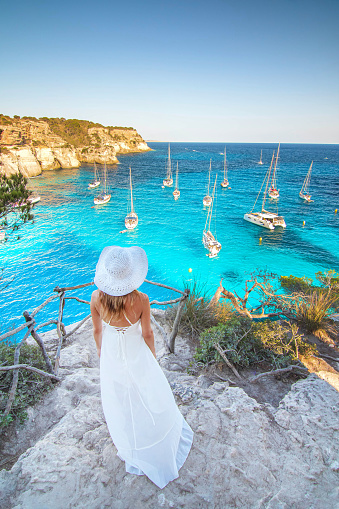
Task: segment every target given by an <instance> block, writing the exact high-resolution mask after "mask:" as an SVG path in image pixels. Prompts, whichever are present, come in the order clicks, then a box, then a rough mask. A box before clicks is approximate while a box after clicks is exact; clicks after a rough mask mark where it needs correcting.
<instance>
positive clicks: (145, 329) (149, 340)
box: [140, 293, 156, 358]
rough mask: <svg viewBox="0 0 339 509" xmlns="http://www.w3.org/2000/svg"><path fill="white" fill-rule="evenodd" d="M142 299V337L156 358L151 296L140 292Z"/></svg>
mask: <svg viewBox="0 0 339 509" xmlns="http://www.w3.org/2000/svg"><path fill="white" fill-rule="evenodd" d="M140 296H141V299H142V312H141V329H142V337H143V338H144V341H145V343H146V345H147V346H148V348H149V349H150V350H151V352H152V354H153V355H154V357H155V358H156V355H155V348H154V334H153V330H152V327H151V307H150V305H149V298H148V297H147V295H145V294H144V293H142V294H140Z"/></svg>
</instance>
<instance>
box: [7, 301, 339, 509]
mask: <svg viewBox="0 0 339 509" xmlns="http://www.w3.org/2000/svg"><path fill="white" fill-rule="evenodd" d="M154 311H155V310H154ZM156 318H157V320H160V319H161V315H159V316H156ZM162 325H163V326H164V327H165V323H162ZM155 333H156V334H155V339H156V350H157V356H158V360H159V363H160V365H161V366H162V369H163V370H164V372H165V374H166V376H167V378H168V380H169V382H170V384H171V386H172V390H173V392H174V395H175V397H176V399H177V403H178V405H179V407H180V410H181V412H182V413H183V415H184V416H185V418H186V420H187V421H188V423H189V424H190V426H191V427H192V429H193V431H194V433H195V436H194V442H193V447H192V450H191V452H190V454H189V457H188V459H187V461H186V463H185V464H184V466H183V467H182V469H181V470H180V476H179V478H178V479H176V480H175V481H173V482H171V483H170V484H169V485H168V486H166V487H165V488H164V489H163V490H160V489H159V488H157V487H156V486H155V485H154V484H152V483H151V481H149V479H147V478H146V477H145V476H140V477H139V476H135V475H131V474H127V473H126V471H125V468H124V464H123V462H122V461H121V460H120V459H119V458H118V457H117V454H116V449H115V447H114V445H113V443H112V440H111V438H110V435H109V433H108V430H107V426H106V423H105V420H104V416H103V413H102V409H101V402H100V387H99V366H98V358H97V355H96V350H95V346H94V340H93V337H92V324H91V323H88V324H87V325H85V326H83V327H82V328H81V329H79V330H78V331H77V332H76V333H75V334H74V335H73V336H71V338H72V339H71V341H70V342H69V344H68V345H67V346H66V347H65V348H64V349H63V350H62V355H61V362H60V366H61V370H60V375H61V377H62V381H61V382H60V383H59V384H58V385H57V387H56V388H55V389H54V390H53V391H52V392H51V393H49V394H48V395H47V396H46V398H45V400H44V401H43V402H42V403H40V404H38V405H36V406H35V407H34V408H31V409H30V412H29V418H28V420H27V421H26V423H25V424H24V425H22V427H21V428H19V429H18V430H17V433H16V435H15V436H13V437H12V438H11V439H9V440H8V441H7V443H6V445H5V446H4V447H3V448H2V450H1V453H2V455H3V456H11V457H14V458H15V459H16V458H18V459H17V461H16V462H15V464H14V466H13V467H12V469H11V470H9V471H5V470H3V471H2V472H1V473H0V506H1V507H6V508H8V509H10V508H15V509H19V508H22V509H30V508H32V509H33V508H34V509H35V508H44V509H60V508H61V507H72V508H81V509H83V508H88V509H101V508H104V507H107V508H112V507H114V508H119V509H127V508H135V509H138V508H140V509H141V508H142V509H159V508H165V509H166V508H167V509H169V508H176V509H179V508H185V509H231V508H232V509H306V508H307V509H329V508H335V507H339V506H338V504H339V491H338V485H339V484H338V474H339V461H338V453H339V440H338V432H339V420H338V413H339V393H338V392H337V391H336V390H335V389H334V388H333V387H332V386H331V385H329V384H328V383H327V382H326V381H324V380H321V379H320V378H319V377H318V376H316V375H314V374H313V375H311V376H309V377H308V378H307V379H306V380H300V381H298V382H297V383H295V384H294V385H292V387H291V390H290V392H288V393H287V394H286V395H285V397H284V398H283V399H282V400H281V401H280V403H279V404H278V405H277V406H275V407H273V406H271V405H270V404H267V403H264V404H260V403H258V402H257V401H256V400H255V399H253V398H251V397H249V396H248V394H246V392H245V391H244V390H243V389H241V388H239V387H230V386H229V384H228V383H227V382H220V381H218V382H215V381H213V380H211V379H209V378H208V377H206V376H204V375H201V376H199V377H195V376H192V375H188V374H187V367H188V365H189V362H190V359H191V352H190V348H189V345H188V343H187V341H185V340H184V339H183V338H180V337H178V338H177V342H176V349H177V353H176V354H175V355H173V354H171V355H168V354H166V352H165V351H164V350H162V349H161V348H162V340H161V338H160V337H159V335H158V334H157V331H155ZM46 334H47V335H50V336H51V337H53V335H54V336H55V332H51V333H46ZM21 453H22V454H21ZM20 454H21V456H20V457H18V456H19V455H20Z"/></svg>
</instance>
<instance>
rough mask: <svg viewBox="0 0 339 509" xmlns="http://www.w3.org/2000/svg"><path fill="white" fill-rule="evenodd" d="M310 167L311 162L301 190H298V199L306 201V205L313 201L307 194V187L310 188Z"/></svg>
mask: <svg viewBox="0 0 339 509" xmlns="http://www.w3.org/2000/svg"><path fill="white" fill-rule="evenodd" d="M312 166H313V161H312V162H311V166H310V169H309V170H308V172H307V175H306V177H305V180H304V183H303V185H302V188H301V189H300V193H299V196H300V198H301V199H302V200H305V201H307V202H308V203H310V202H311V201H313V200H311V195H310V193H309V187H310V181H311V173H312Z"/></svg>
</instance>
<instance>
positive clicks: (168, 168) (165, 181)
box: [162, 144, 173, 187]
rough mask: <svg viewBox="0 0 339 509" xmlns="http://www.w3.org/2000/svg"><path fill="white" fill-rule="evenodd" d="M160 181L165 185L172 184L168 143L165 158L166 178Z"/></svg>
mask: <svg viewBox="0 0 339 509" xmlns="http://www.w3.org/2000/svg"><path fill="white" fill-rule="evenodd" d="M162 183H163V185H164V186H165V187H171V186H173V178H172V166H171V149H170V144H168V158H167V173H166V178H165V179H164V180H163V181H162Z"/></svg>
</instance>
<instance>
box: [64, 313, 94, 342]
mask: <svg viewBox="0 0 339 509" xmlns="http://www.w3.org/2000/svg"><path fill="white" fill-rule="evenodd" d="M91 316H92V315H91V314H89V315H87V316H86V317H85V318H83V319H82V320H81V322H79V323H78V324H77V325H76V327H74V329H73V330H71V332H68V333H67V334H65V335H64V339H67V338H69V336H71V335H72V334H74V332H75V331H76V330H78V329H80V327H81V326H82V325H83V324H84V323H85V322H86V320H88V319H89V318H91Z"/></svg>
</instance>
